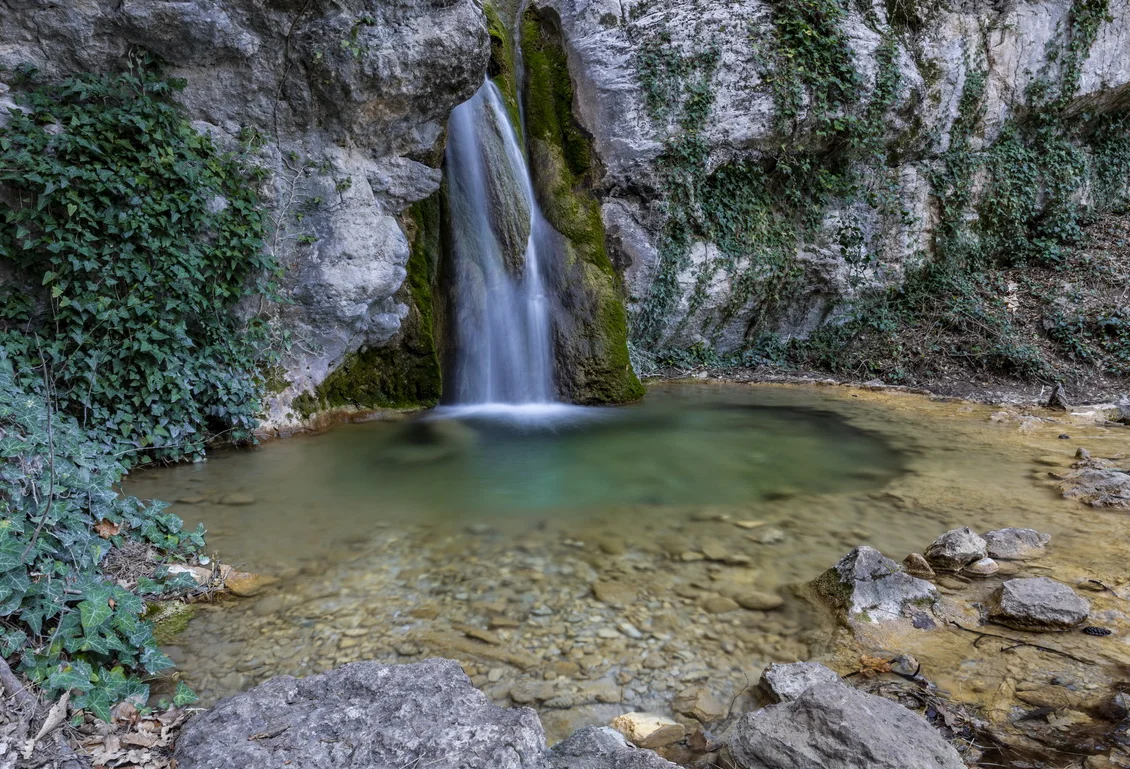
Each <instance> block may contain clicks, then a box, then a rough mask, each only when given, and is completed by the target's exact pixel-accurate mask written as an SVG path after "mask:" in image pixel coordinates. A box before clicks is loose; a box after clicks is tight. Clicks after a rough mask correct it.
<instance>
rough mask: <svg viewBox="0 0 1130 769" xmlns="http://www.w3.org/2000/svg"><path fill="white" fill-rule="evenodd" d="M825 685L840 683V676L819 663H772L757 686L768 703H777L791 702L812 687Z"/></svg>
mask: <svg viewBox="0 0 1130 769" xmlns="http://www.w3.org/2000/svg"><path fill="white" fill-rule="evenodd" d="M827 683H840V676H839V674H837V673H836V671H834V670H832V669H831V668H828V667H825V666H824V665H821V664H820V663H819V662H790V663H787V664H782V663H778V662H774V663H771V664H770V665H769V667H767V668H765V671H764V672H763V673H762V674H761V680H760V681H758V684H757V685H758V688H759V689H760V690H761V692H762V694H764V695H765V698H766V699H767V700H768V701H769V702H770V703H777V702H792V701H793V700H795V699H796V698H797V697H799V696H800V695H802V694H804V693H805V692H806V691H808V690H809V689H811V688H812V687H813V686H818V685H819V684H827Z"/></svg>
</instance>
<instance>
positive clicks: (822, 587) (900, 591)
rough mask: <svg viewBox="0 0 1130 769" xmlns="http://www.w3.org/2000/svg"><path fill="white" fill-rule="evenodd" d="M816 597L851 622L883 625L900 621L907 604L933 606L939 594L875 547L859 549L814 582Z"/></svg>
mask: <svg viewBox="0 0 1130 769" xmlns="http://www.w3.org/2000/svg"><path fill="white" fill-rule="evenodd" d="M813 587H814V588H815V589H816V591H817V593H819V594H820V595H822V596H823V597H824V598H825V600H827V601H828V602H829V603H831V604H832V606H834V607H836V608H839V609H842V610H843V611H844V612H845V613H846V614H847V617H848V618H849V619H852V618H861V619H863V620H865V621H867V622H884V621H887V620H893V619H897V618H899V617H901V616H902V615H903V613H904V609H906V608H907V605H908V604H919V605H932V604H933V603H934V602H935V601H936V600H937V599H938V590H937V588H935V587H934V586H933V585H932V584H930V583H929V582H927V581H926V580H923V579H918V578H917V577H912V576H910V575H909V574H907V573H905V572H904V571H903V570H902V568H901V567H900V566H899V565H898V564H897V563H895V562H894V561H892V560H891V559H890V558H887V557H886V556H884V555H883V554H882V553H880V552H879V551H878V550H876V549H875V548H873V547H867V546H866V545H865V546H863V547H857V548H855V549H854V550H852V551H851V552H850V553H848V554H847V555H845V556H844V557H843V558H841V559H840V562H839V563H837V564H836V565H835V566H834V567H833V568H831V569H829V570H828V571H826V572H824V574H822V575H820V576H819V577H817V578H816V580H815V581H814V582H813Z"/></svg>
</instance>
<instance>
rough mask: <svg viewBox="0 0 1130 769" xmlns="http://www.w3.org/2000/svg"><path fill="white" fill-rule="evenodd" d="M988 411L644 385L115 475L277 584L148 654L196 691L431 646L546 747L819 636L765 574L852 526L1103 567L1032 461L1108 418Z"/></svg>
mask: <svg viewBox="0 0 1130 769" xmlns="http://www.w3.org/2000/svg"><path fill="white" fill-rule="evenodd" d="M993 411H994V410H993V409H991V408H989V407H985V406H979V405H970V404H965V403H960V402H948V401H939V400H931V399H928V398H924V397H921V396H913V395H905V394H897V393H890V392H871V391H865V390H853V389H849V388H841V387H800V386H770V385H762V386H745V385H725V384H713V383H678V384H665V385H658V386H654V387H652V388H651V390H650V392H649V395H648V397H647V398H646V399H645V400H644V402H643V403H641V404H638V405H636V406H631V407H626V408H623V409H610V410H579V409H577V410H575V409H568V408H559V409H556V410H554V412H553V413H551V414H530V413H522V412H520V411H519V412H514V411H510V412H508V413H507V414H506V415H505V418H500V415H498V414H493V415H487V414H481V413H477V414H475V413H470V414H469V413H464V412H456V413H445V412H442V411H441V412H439V413H432V414H427V415H419V416H415V417H411V418H407V419H398V420H396V421H380V422H369V423H365V424H358V425H343V426H340V427H338V428H336V429H334V430H332V431H330V432H328V433H325V434H322V435H318V436H307V437H301V438H295V439H291V440H287V441H277V442H273V443H268V444H266V445H264V446H262V447H259V448H257V449H255V450H252V451H243V452H226V453H219V454H217V455H216V456H215V457H214V458H212V459H210V460H209V461H208V462H206V463H202V464H199V465H186V466H179V467H173V468H168V469H163V470H153V471H148V472H143V473H138V474H136V475H135V476H134V477H133V478H132V479H131V481H130V483H129V487H128V491H130V492H131V493H134V494H139V495H142V496H151V497H156V498H162V499H171V500H180V502H179V503H177V504H175V505H174V508H173V509H174V511H175V512H177V513H178V514H180V515H181V516H183V517H184V518H185V519H186V520H187V521H188V522H189V523H192V524H195V523H196V522H197V521H202V522H204V523H205V525H206V526H207V527H208V528H209V529H210V530H211V535H210V539H209V542H210V545H211V546H212V547H213V548H215V549H216V550H217V551H218V553H219V556H220V558H221V559H222V560H224V561H227V562H232V563H234V564H236V565H237V566H240V567H242V568H246V569H250V570H255V571H259V572H262V573H265V574H268V575H272V576H276V577H278V578H279V580H280V581H279V582H278V583H277V584H275V585H273V586H271V587H270V588H268V589H267V590H266V591H264V592H263V593H262V594H261V595H259V596H257V597H256V598H253V599H242V600H239V601H233V602H225V603H223V604H221V605H218V606H208V607H204V608H203V609H202V610H201V611H200V613H199V614H198V617H197V618H196V619H195V620H194V621H193V622H191V623H190V625H189V627H188V629H187V631H185V633H184V634H183V635H182V636H180V637H179V639H178V645H177V646H176V647H173V648H172V649H170V653H171V655H172V656H173V658H174V659H175V660H176V661H177V662H178V664H179V666H180V669H181V671H182V673H183V675H184V676H185V677H186V678H187V679H188V680H189V682H190V683H191V684H192V685H193V686H195V687H196V688H197V689H198V690H199V691H200V693H201V694H202V695H203V697H204V699H205V701H206V702H207V701H210V700H213V699H215V698H217V697H219V696H224V695H227V694H231V693H234V692H235V691H238V690H240V689H243V688H246V687H248V686H250V685H252V684H254V683H256V682H258V681H261V680H263V679H265V678H268V677H270V676H273V675H277V674H279V673H291V674H297V675H303V674H308V673H311V672H316V671H322V670H326V669H329V668H331V667H333V666H335V665H338V664H342V663H344V662H348V661H352V660H356V659H378V660H388V661H411V660H413V659H420V658H423V657H428V656H447V657H453V658H456V659H459V660H461V661H462V662H464V663H465V667H466V669H467V670H468V672H469V673H470V674H471V675H472V677H473V680H475V682H476V684H478V685H480V686H482V687H483V688H484V690H485V691H486V693H487V694H488V696H490V697H492V698H493V699H494V700H496V701H498V702H500V703H504V704H532V705H534V706H536V707H538V708H539V710H540V711H541V712H542V715H543V720H544V721H545V723H546V727H547V730H548V731H549V733H550V736H551V737H554V736H559V735H563V734H565V733H567V732H569V731H571V730H572V729H573V728H575V727H576V726H577V725H580V724H584V723H590V722H591V723H596V722H602V721H606V720H607V718H609V717H610V716H611V715H615V714H617V713H620V712H623V711H625V710H628V709H649V710H659V711H663V710H666V709H667V708H668V707H669V705H670V701H671V699H672V698H673V697H674V696H675V695H676V694H680V693H684V694H685V691H686V690H687V688H688V687H695V686H698V685H700V684H701V685H702V686H703V688H704V689H705V690H709V692H710V693H711V694H712V695H713V697H714V699H715V700H717V701H718V702H723V701H724V702H725V703H730V702H731V699H732V698H733V697H735V696H737V695H739V694H741V693H742V692H743V691H744V690H745V689H746V687H747V686H748V683H749V682H750V681H751V680H753V681H755V680H756V676H757V674H758V672H759V671H760V669H761V667H763V666H764V665H765V664H766V663H767V662H770V661H775V660H779V661H792V660H795V659H805V658H808V657H810V656H813V655H815V654H817V653H819V652H820V650H821V649H822V648H823V646H824V645H825V644H826V643H827V641H828V638H829V633H830V628H829V627H827V626H826V622H825V621H824V620H823V619H821V618H820V617H819V615H817V614H814V613H813V612H811V611H810V610H809V609H808V607H807V606H806V604H805V603H804V602H803V601H801V600H799V599H798V598H796V597H795V596H794V595H793V594H792V593H791V591H790V589H789V587H788V586H790V585H793V584H797V583H801V582H804V581H807V580H809V579H811V578H813V577H815V576H816V575H818V574H819V573H820V572H821V571H823V570H824V569H826V568H828V567H829V566H831V565H832V564H833V563H835V561H836V560H837V559H838V558H839V557H840V556H842V555H843V554H844V553H845V552H847V550H849V549H850V548H851V547H853V546H855V545H858V544H870V545H873V546H875V547H877V548H879V549H880V550H882V551H883V552H885V553H887V554H888V555H890V556H892V557H894V558H896V559H901V558H902V557H903V556H904V555H905V554H907V553H908V552H911V551H916V550H917V551H921V550H922V549H923V548H924V547H925V546H926V545H927V544H928V543H929V542H930V541H931V540H932V539H933V538H934V536H936V535H937V534H939V533H941V532H942V531H944V530H946V529H948V528H953V527H955V526H963V525H969V526H972V527H973V528H975V529H978V530H980V531H986V530H989V529H992V528H998V527H1003V526H1010V525H1013V526H1033V527H1036V528H1039V529H1041V530H1043V531H1047V532H1048V533H1050V534H1052V536H1053V538H1054V539H1053V542H1054V551H1053V552H1054V558H1055V561H1056V565H1057V568H1060V569H1069V570H1074V571H1072V572H1071V573H1072V574H1079V575H1085V574H1090V573H1095V574H1102V575H1104V577H1105V576H1106V575H1107V574H1108V573H1109V572H1110V571H1111V570H1112V569H1113V570H1117V569H1118V568H1120V566H1119V564H1120V563H1121V562H1122V561H1123V560H1124V559H1125V552H1124V549H1122V550H1120V549H1119V548H1118V547H1114V546H1112V545H1111V539H1110V533H1111V532H1112V531H1122V532H1123V533H1125V530H1126V520H1125V516H1124V514H1117V513H1110V512H1102V511H1095V510H1091V509H1088V508H1083V507H1081V506H1080V505H1078V504H1077V503H1074V502H1068V501H1065V500H1063V499H1061V498H1059V496H1058V494H1057V493H1056V492H1055V491H1054V490H1053V489H1050V488H1048V486H1047V484H1046V483H1043V482H1042V481H1041V477H1042V476H1046V471H1047V470H1048V468H1049V467H1050V466H1053V465H1055V464H1057V463H1059V464H1061V465H1064V466H1066V465H1067V464H1069V463H1070V461H1071V455H1072V453H1073V452H1074V450H1075V448H1076V446H1078V445H1086V446H1088V447H1089V448H1091V449H1092V450H1093V451H1097V452H1100V453H1103V452H1105V455H1112V454H1114V453H1117V451H1119V450H1126V449H1127V448H1130V446H1127V445H1126V438H1125V433H1122V432H1119V431H1110V430H1105V429H1103V428H1101V427H1097V426H1093V425H1073V426H1071V432H1072V439H1071V440H1063V439H1060V438H1059V437H1058V436H1059V435H1060V434H1062V433H1063V431H1064V429H1065V427H1064V425H1063V424H1061V423H1057V422H1050V421H1048V422H1044V421H1041V420H1039V419H1036V420H1031V421H1025V420H1016V419H1012V418H1009V419H1004V420H999V421H992V420H990V414H991V413H992V412H993ZM1120 446H1121V448H1119V447H1120ZM233 503H235V504H233ZM1050 560H1051V559H1049V561H1050ZM1057 576H1058V575H1057ZM777 603H780V604H781V605H780V606H776V605H775V604H777ZM739 605H740V608H739ZM966 651H967V650H964V649H962V650H960V653H966ZM954 653H958V652H954ZM938 675H939V677H941V678H942V679H947V678H948V679H950V680H951V681H952V682H953V683H955V686H956V685H958V684H959V682H958V681H957V678H955V677H959V676H960V671H959V670H958V669H956V667H955V668H954V669H953V670H939V671H938ZM727 707H728V705H727Z"/></svg>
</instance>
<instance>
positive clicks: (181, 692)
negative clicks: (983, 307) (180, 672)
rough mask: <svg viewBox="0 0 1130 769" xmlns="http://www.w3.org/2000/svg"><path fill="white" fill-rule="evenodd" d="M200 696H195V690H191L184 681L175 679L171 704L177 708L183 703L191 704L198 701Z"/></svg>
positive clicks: (182, 705) (181, 706) (183, 704)
mask: <svg viewBox="0 0 1130 769" xmlns="http://www.w3.org/2000/svg"><path fill="white" fill-rule="evenodd" d="M199 699H200V698H199V697H197V696H196V692H194V691H192V689H191V688H190V687H189V685H188V684H186V683H185V682H184V681H177V690H176V693H174V694H173V704H174V705H176V706H177V707H178V708H183V707H184V706H185V705H191V704H192V703H194V702H196V701H198V700H199Z"/></svg>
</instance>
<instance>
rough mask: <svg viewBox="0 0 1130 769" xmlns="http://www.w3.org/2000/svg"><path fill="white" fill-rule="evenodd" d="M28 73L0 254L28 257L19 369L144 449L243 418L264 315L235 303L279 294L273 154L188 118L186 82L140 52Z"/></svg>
mask: <svg viewBox="0 0 1130 769" xmlns="http://www.w3.org/2000/svg"><path fill="white" fill-rule="evenodd" d="M28 84H29V89H28V90H27V91H26V92H24V93H23V94H22V96H21V97H20V98H21V99H22V104H23V108H24V110H25V112H23V113H21V112H13V113H12V115H11V117H10V120H9V123H8V125H7V126H6V127H5V128H3V129H0V263H3V262H6V263H8V264H9V265H11V266H12V267H14V268H15V271H16V279H15V280H13V281H9V282H8V283H7V284H6V285H5V286H2V287H0V344H3V345H5V346H6V347H7V348H8V352H9V355H10V356H11V357H12V359H13V361H14V362H15V363H16V371H17V374H22V373H28V372H31V373H34V374H36V375H38V374H39V372H40V371H42V370H44V364H46V366H45V369H46V371H47V372H48V374H49V377H50V380H51V381H50V387H51V391H52V394H53V395H54V397H55V398H56V399H57V400H58V402H59V403H60V405H61V407H62V408H63V409H64V410H65V411H67V412H68V413H70V414H71V415H73V416H76V417H78V418H79V419H80V420H81V423H82V425H83V426H84V427H86V428H87V429H89V430H91V431H92V434H93V435H95V436H96V437H98V438H99V440H100V441H101V442H102V443H103V445H104V446H106V447H110V446H116V444H121V443H124V444H126V446H127V447H129V448H131V449H132V450H133V453H136V454H137V455H139V456H141V457H143V458H144V459H151V458H152V459H156V458H161V459H177V458H180V457H182V456H184V455H186V454H193V453H199V452H200V451H202V449H203V445H204V441H205V440H206V439H207V438H208V437H209V435H210V434H215V433H220V432H225V431H230V432H231V434H232V437H234V438H235V439H241V438H245V437H247V436H249V434H250V430H251V429H252V428H253V427H254V425H255V423H256V416H257V414H258V412H259V411H260V398H261V394H262V388H263V383H262V377H261V376H259V375H258V374H257V373H256V372H258V371H261V370H263V369H264V367H263V366H262V363H263V358H264V356H265V355H266V348H267V345H266V342H267V338H266V328H265V325H264V324H262V323H260V322H259V321H257V320H252V321H251V322H250V323H244V322H241V321H240V320H239V319H238V318H237V317H236V313H235V310H236V307H237V304H239V303H240V302H241V301H242V300H244V299H246V298H248V297H249V296H252V295H254V294H266V295H272V294H273V286H272V285H271V283H270V279H271V276H272V275H273V274H274V272H275V269H276V265H275V262H274V260H273V259H272V258H271V257H270V256H269V255H268V254H266V252H265V251H264V249H263V234H264V219H263V214H262V213H261V212H260V209H259V203H258V200H257V195H256V191H255V186H256V185H255V184H253V183H249V180H254V179H255V178H256V176H257V174H258V173H261V171H259V170H256V169H254V168H249V167H247V165H246V164H245V163H244V162H243V160H242V159H241V158H240V157H238V156H236V155H233V154H230V153H223V152H220V151H219V150H217V148H216V147H215V146H214V145H213V143H212V141H211V139H209V138H208V137H206V136H203V135H201V134H200V133H198V132H196V131H195V130H193V128H192V127H191V126H190V125H189V124H188V123H187V121H186V120H185V118H184V116H183V115H182V114H181V112H180V111H179V110H178V108H177V107H176V106H175V105H174V104H173V103H172V102H171V100H170V95H171V93H172V92H173V91H174V89H176V88H177V87H180V86H181V85H183V84H181V83H176V82H171V81H167V80H165V79H163V78H162V77H161V76H160V74H159V73H158V72H156V71H154V70H152V69H151V68H148V67H147V66H146V62H136V61H135V62H134V66H133V68H132V69H131V70H130V71H129V72H127V73H125V74H121V75H117V76H112V77H104V76H93V75H90V76H82V77H76V78H73V79H70V80H66V81H64V82H62V83H60V84H55V85H47V84H38V83H36V82H35V81H34V76H31V79H29V81H28ZM29 331H30V332H31V333H29ZM125 456H126V457H127V461H130V460H129V457H131V456H132V454H126V455H125Z"/></svg>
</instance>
